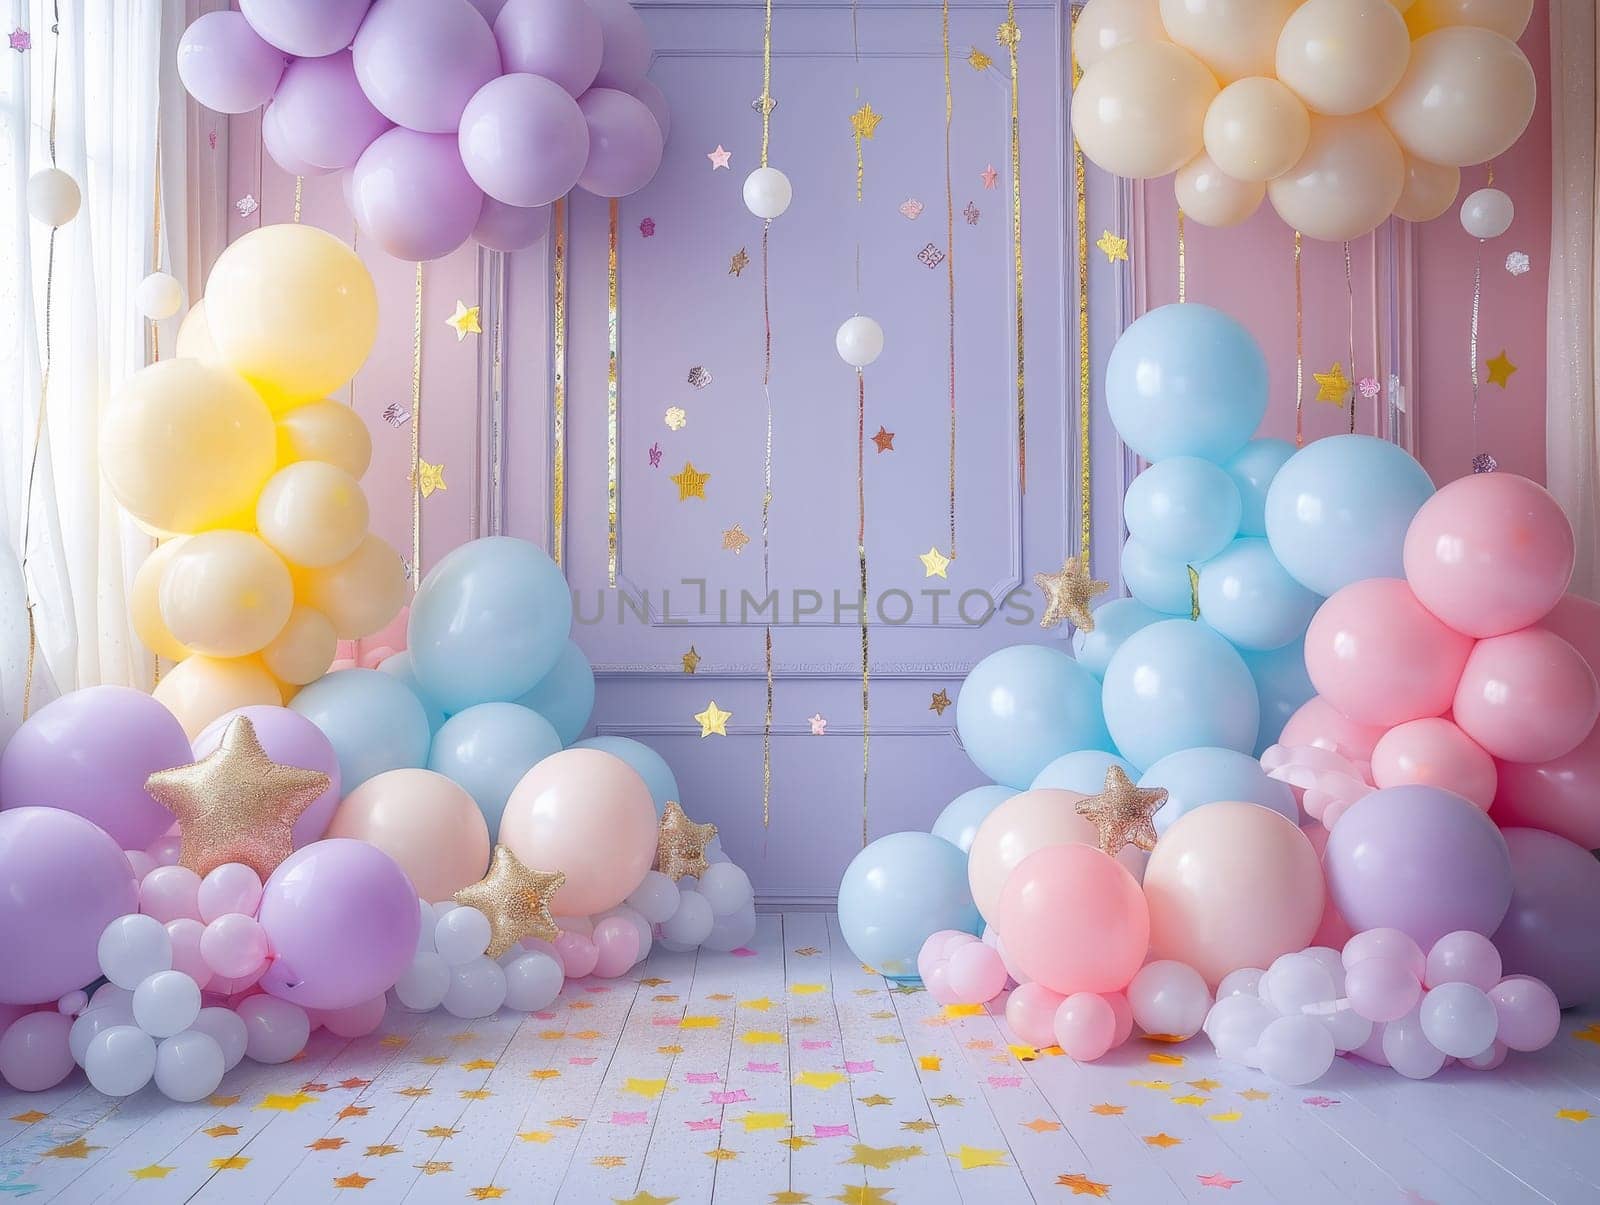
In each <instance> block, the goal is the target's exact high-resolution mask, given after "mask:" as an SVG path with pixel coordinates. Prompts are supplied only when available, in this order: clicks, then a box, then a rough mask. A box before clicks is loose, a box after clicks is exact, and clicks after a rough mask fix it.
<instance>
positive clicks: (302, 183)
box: [294, 176, 306, 224]
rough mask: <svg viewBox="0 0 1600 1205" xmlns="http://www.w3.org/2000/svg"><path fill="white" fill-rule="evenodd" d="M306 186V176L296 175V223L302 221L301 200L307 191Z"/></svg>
mask: <svg viewBox="0 0 1600 1205" xmlns="http://www.w3.org/2000/svg"><path fill="white" fill-rule="evenodd" d="M305 187H306V178H305V177H304V176H296V177H295V178H294V220H295V223H296V224H298V223H299V221H300V201H301V198H302V197H303V195H304V193H305Z"/></svg>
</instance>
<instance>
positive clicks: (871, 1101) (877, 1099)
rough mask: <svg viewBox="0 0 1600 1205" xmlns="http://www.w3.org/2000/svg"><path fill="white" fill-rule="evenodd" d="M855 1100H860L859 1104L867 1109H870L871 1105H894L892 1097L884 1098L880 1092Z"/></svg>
mask: <svg viewBox="0 0 1600 1205" xmlns="http://www.w3.org/2000/svg"><path fill="white" fill-rule="evenodd" d="M857 1099H858V1100H860V1101H861V1103H862V1104H864V1105H866V1106H867V1107H868V1108H871V1107H872V1106H873V1105H892V1104H894V1099H893V1098H892V1097H888V1096H885V1095H883V1093H881V1092H874V1093H873V1094H872V1095H871V1096H862V1097H858V1098H857Z"/></svg>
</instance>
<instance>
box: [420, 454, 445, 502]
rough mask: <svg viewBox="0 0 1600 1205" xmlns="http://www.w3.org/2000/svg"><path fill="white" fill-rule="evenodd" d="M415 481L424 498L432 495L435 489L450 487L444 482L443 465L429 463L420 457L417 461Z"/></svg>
mask: <svg viewBox="0 0 1600 1205" xmlns="http://www.w3.org/2000/svg"><path fill="white" fill-rule="evenodd" d="M416 483H417V488H418V489H419V490H421V491H422V496H423V497H424V498H431V497H433V495H434V491H435V490H444V489H449V488H450V487H449V486H447V485H445V483H444V465H442V464H430V463H428V461H426V460H421V459H418V461H417V477H416Z"/></svg>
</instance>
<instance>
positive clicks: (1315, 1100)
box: [1301, 1096, 1339, 1109]
mask: <svg viewBox="0 0 1600 1205" xmlns="http://www.w3.org/2000/svg"><path fill="white" fill-rule="evenodd" d="M1301 1103H1302V1104H1307V1105H1310V1106H1311V1107H1312V1108H1313V1109H1331V1108H1333V1106H1334V1105H1336V1104H1338V1103H1339V1102H1338V1101H1336V1100H1334V1099H1333V1097H1331V1096H1308V1097H1306V1098H1305V1100H1304V1101H1302V1102H1301Z"/></svg>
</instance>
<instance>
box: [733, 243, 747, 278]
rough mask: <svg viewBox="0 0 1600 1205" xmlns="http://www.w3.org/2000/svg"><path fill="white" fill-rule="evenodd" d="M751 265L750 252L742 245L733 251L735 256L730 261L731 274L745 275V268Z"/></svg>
mask: <svg viewBox="0 0 1600 1205" xmlns="http://www.w3.org/2000/svg"><path fill="white" fill-rule="evenodd" d="M749 266H750V253H749V252H748V251H746V250H745V249H744V248H743V247H740V248H739V249H738V250H737V251H735V252H734V253H733V258H732V259H730V260H729V261H728V275H729V276H743V275H744V270H745V269H746V268H748V267H749Z"/></svg>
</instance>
